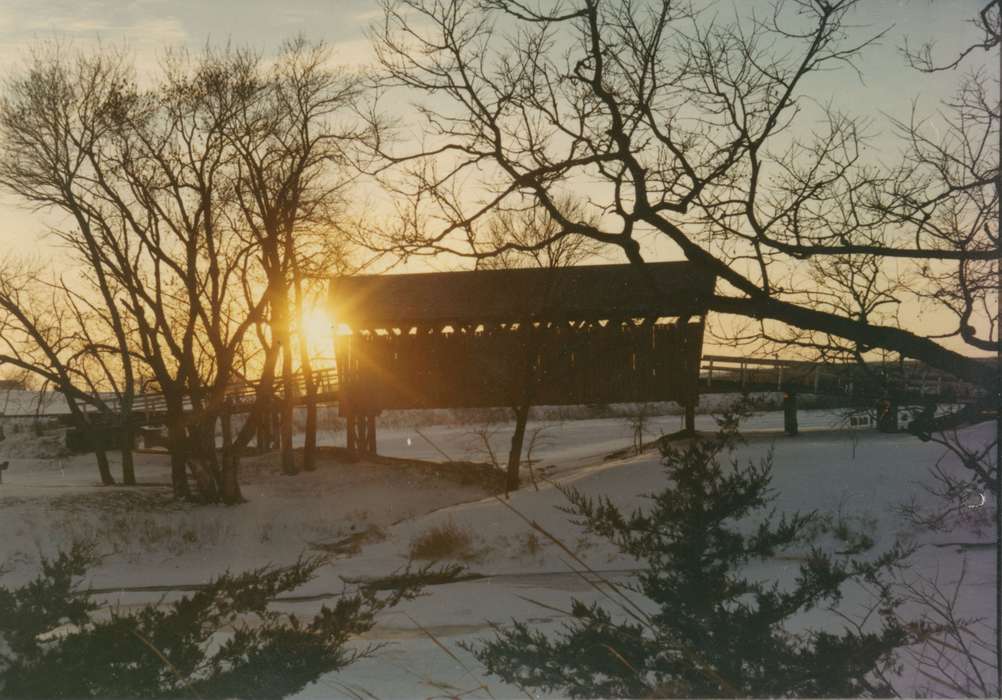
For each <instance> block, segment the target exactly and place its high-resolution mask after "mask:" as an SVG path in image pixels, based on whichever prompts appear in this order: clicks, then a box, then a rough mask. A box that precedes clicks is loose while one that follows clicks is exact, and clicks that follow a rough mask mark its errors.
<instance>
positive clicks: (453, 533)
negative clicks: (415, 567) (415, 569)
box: [410, 519, 474, 560]
mask: <svg viewBox="0 0 1002 700" xmlns="http://www.w3.org/2000/svg"><path fill="white" fill-rule="evenodd" d="M410 554H411V558H412V559H431V560H438V559H470V558H472V557H473V556H474V551H473V533H472V532H470V530H469V529H468V528H465V527H460V526H459V525H456V523H455V522H453V520H451V519H450V520H449V521H448V522H446V523H445V524H443V525H435V526H434V527H430V528H428V529H427V530H425V531H424V532H422V533H421V534H420V535H418V536H417V537H415V538H414V539H413V540H411V548H410Z"/></svg>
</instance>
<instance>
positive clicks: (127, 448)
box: [121, 422, 136, 486]
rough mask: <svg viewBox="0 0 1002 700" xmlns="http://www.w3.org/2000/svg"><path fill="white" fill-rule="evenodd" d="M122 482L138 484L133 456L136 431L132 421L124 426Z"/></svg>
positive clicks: (122, 434)
mask: <svg viewBox="0 0 1002 700" xmlns="http://www.w3.org/2000/svg"><path fill="white" fill-rule="evenodd" d="M121 436H122V483H123V484H125V485H126V486H135V485H136V466H135V459H134V456H133V452H132V450H133V448H134V447H135V445H136V432H135V430H133V427H132V423H131V422H127V423H126V424H125V425H123V426H122V432H121Z"/></svg>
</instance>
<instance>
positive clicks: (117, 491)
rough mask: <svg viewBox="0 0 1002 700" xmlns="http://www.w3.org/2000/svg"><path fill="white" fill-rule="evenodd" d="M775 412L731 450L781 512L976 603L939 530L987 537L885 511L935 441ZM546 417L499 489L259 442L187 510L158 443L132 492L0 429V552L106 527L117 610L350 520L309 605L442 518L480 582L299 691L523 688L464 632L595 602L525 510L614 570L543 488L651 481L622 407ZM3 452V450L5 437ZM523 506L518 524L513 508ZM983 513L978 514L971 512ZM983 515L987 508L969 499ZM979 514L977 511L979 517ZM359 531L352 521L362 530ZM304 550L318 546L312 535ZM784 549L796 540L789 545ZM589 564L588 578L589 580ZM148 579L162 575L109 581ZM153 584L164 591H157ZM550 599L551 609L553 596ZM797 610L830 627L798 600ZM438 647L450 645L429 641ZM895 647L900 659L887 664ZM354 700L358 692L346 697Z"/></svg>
mask: <svg viewBox="0 0 1002 700" xmlns="http://www.w3.org/2000/svg"><path fill="white" fill-rule="evenodd" d="M782 420H783V417H782V414H781V413H780V412H775V411H774V412H767V413H763V414H760V415H757V416H755V417H753V418H752V419H750V420H748V421H747V422H746V423H744V424H743V427H742V430H743V432H744V433H745V435H746V437H747V442H746V443H745V444H744V445H742V446H740V447H739V449H738V450H737V455H736V456H737V457H738V458H739V459H742V460H745V459H758V458H761V457H763V456H765V455H766V454H767V453H769V452H770V450H771V451H772V455H773V464H774V467H773V474H774V480H773V486H774V488H775V490H776V494H777V501H776V506H777V508H778V509H779V511H793V510H800V511H809V510H819V511H822V512H833V513H834V512H836V511H840V512H841V513H842V514H843V515H844V516H846V517H850V518H856V519H857V522H858V523H863V524H864V526H865V527H866V528H867V530H868V534H870V535H871V536H872V537H873V538H874V540H875V541H876V550H878V551H879V550H882V549H884V548H886V547H888V546H890V545H891V544H892V543H893V542H894V541H895V540H896V539H904V540H905V541H909V542H912V543H914V544H915V545H916V546H917V550H916V552H915V554H914V555H913V556H912V559H911V561H912V568H911V570H910V571H909V572H908V575H909V576H917V575H919V574H921V575H923V576H938V577H939V579H940V581H941V583H944V584H949V583H951V582H953V581H955V580H956V579H957V578H958V576H959V573H960V570H961V567H962V565H964V562H965V561H966V567H967V572H966V579H965V582H964V585H963V588H962V590H961V595H960V597H959V602H960V613H961V614H963V615H969V616H988V615H989V614H990V611H991V610H992V609H993V608H992V605H993V603H992V600H993V586H994V578H993V552H992V550H991V548H975V549H967V550H963V551H961V548H960V547H957V546H937V545H943V544H946V543H950V542H974V541H987V540H989V539H991V536H990V534H989V533H990V529H989V530H988V531H987V532H981V533H979V532H977V531H974V530H972V531H970V532H951V533H939V534H937V533H931V532H928V531H924V530H920V529H917V528H915V527H914V526H912V525H911V524H910V523H908V522H907V521H906V520H905V519H904V518H903V516H902V515H900V513H898V511H897V510H896V507H897V506H898V505H900V504H903V503H906V502H908V501H910V500H911V499H912V498H915V499H918V500H919V501H920V502H921V501H923V500H924V501H926V502H929V498H930V497H929V496H928V494H927V493H926V492H925V491H924V490H923V488H922V485H923V483H927V482H928V480H929V475H928V470H929V468H931V467H933V466H935V465H936V464H937V462H940V460H942V465H943V466H944V468H946V469H958V467H957V465H956V464H954V463H953V460H952V458H951V457H948V456H947V457H944V450H943V448H941V447H939V446H937V445H935V444H933V443H923V442H920V441H919V440H917V439H916V438H914V437H912V436H909V435H906V434H894V435H887V434H881V433H878V432H875V431H872V430H865V431H863V430H855V431H853V430H848V429H845V427H844V426H845V421H844V419H843V416H842V415H841V414H840V413H839V412H836V411H821V410H818V411H801V414H800V427H801V431H802V432H801V434H800V435H799V436H797V437H792V438H791V437H786V436H784V435H783V434H782V432H781V428H782ZM388 422H390V423H393V425H391V426H390V427H386V428H381V429H380V432H379V444H380V452H381V453H382V454H386V455H390V456H395V457H401V458H408V459H417V460H441V459H442V453H445V454H447V455H449V456H450V457H451V458H453V459H474V460H483V459H485V456H484V453H483V451H482V449H480V441H479V437H478V436H477V435H475V432H476V431H477V429H478V426H477V425H475V424H467V425H456V424H440V425H424V426H423V427H415V424H417V423H420V421H412V422H411V423H412V424H410V425H408V424H406V423H407V421H403V420H401V421H397V422H395V423H394V422H393V421H388ZM540 425H542V426H544V427H545V428H546V430H545V432H544V435H545V438H546V439H545V440H544V441H542V444H540V445H539V447H538V450H537V459H538V461H537V462H536V473H537V475H541V474H545V476H546V480H545V481H540V482H538V484H537V485H538V489H537V488H534V487H533V486H532V485H531V484H526V486H525V487H524V488H523V489H521V490H520V491H518V492H516V493H514V494H512V496H511V499H510V500H509V501H506V502H503V501H502V500H501V499H499V498H497V497H494V496H491V495H489V494H487V493H486V492H485V491H484V490H483V489H482V488H480V487H478V486H474V485H469V484H467V485H463V484H460V483H458V482H456V481H455V480H450V479H448V478H445V477H444V476H443V475H441V474H435V473H434V472H433V471H432V470H430V469H429V468H428V467H426V466H407V465H388V464H373V463H368V462H358V463H355V464H345V463H340V462H338V461H337V459H336V458H335V456H334V455H333V454H331V453H329V452H328V453H325V454H323V455H322V456H321V460H320V464H319V468H318V470H317V471H316V472H313V473H309V474H300V475H299V476H295V477H287V476H282V475H281V474H279V472H278V467H277V459H276V455H275V454H267V455H261V456H257V457H252V458H247V459H245V460H244V462H243V467H242V469H243V472H242V484H243V492H244V495H245V497H246V498H247V499H248V503H246V504H244V505H241V506H238V507H230V508H227V507H223V506H218V507H216V506H211V507H195V506H186V505H185V506H182V505H178V504H174V503H173V502H171V501H170V499H169V489H168V486H167V484H168V483H169V465H168V463H167V459H166V457H165V456H164V455H158V454H141V455H139V456H138V460H137V472H138V477H139V480H140V482H141V483H142V484H143V486H142V487H140V488H134V489H126V488H124V487H110V488H109V487H101V486H99V485H98V482H97V474H96V468H95V467H94V465H93V458H92V457H89V456H71V457H68V456H64V455H61V454H53V452H52V450H51V449H49V448H45V449H46V450H48V451H45V450H43V451H42V452H41V454H42V455H43V456H34V457H31V456H28V454H29V452H30V451H29V450H28V447H27V446H28V444H29V442H30V441H29V440H28V438H19V441H15V442H16V443H17V444H16V445H14V447H16V449H10V448H11V446H12V444H11V443H9V442H8V443H7V445H6V446H5V444H4V443H0V461H2V460H7V459H9V460H10V468H9V469H8V471H6V472H4V473H3V483H2V484H0V531H2V532H3V538H2V542H3V544H2V545H0V561H5V560H6V561H7V562H8V563H10V565H11V566H12V567H13V570H12V571H11V573H9V574H8V575H7V577H6V578H5V579H4V581H3V582H4V583H5V584H8V585H9V584H11V583H14V582H16V581H18V580H24V579H26V578H29V577H30V576H32V575H33V574H34V572H35V571H36V570H37V568H36V567H37V557H38V554H39V552H40V551H41V552H49V553H50V552H52V551H53V550H54V548H55V547H57V546H58V545H60V544H65V543H66V542H68V541H69V540H70V539H72V538H73V537H74V536H80V535H87V534H91V535H94V536H96V537H97V539H98V541H99V542H103V543H104V546H105V549H106V551H105V552H104V554H105V555H106V556H105V558H104V559H103V560H102V562H101V563H100V565H99V566H97V567H96V568H95V569H94V570H93V571H92V572H91V574H90V576H89V578H88V581H87V582H86V584H85V585H86V586H87V587H92V588H100V589H108V590H109V591H112V592H105V593H102V594H100V595H101V599H102V600H103V601H105V602H107V604H109V605H115V604H117V605H122V606H132V605H140V604H143V603H148V602H155V601H158V600H170V599H172V598H173V597H175V596H177V595H180V593H179V592H177V591H174V592H170V591H167V592H165V591H164V590H162V589H163V588H165V587H170V586H178V585H185V584H189V585H190V584H197V583H201V582H204V581H205V580H207V579H209V578H211V577H212V576H213V575H216V574H219V573H221V572H222V571H224V570H226V569H231V570H239V569H246V568H251V567H255V566H261V565H263V564H266V563H276V564H280V563H288V562H290V561H292V560H294V559H295V558H296V557H298V556H299V555H300V553H302V552H303V551H304V550H307V551H310V548H311V547H314V546H317V545H322V544H330V543H332V542H335V541H337V540H340V539H343V538H345V537H347V536H350V535H353V534H356V535H359V539H361V540H363V542H362V544H361V546H360V551H358V552H357V553H354V554H340V555H338V556H337V557H336V558H335V559H334V560H333V561H332V562H331V563H330V564H329V565H328V566H326V567H324V568H323V569H322V570H321V572H320V575H319V576H318V577H317V578H316V579H315V580H314V581H312V582H310V583H309V584H307V585H306V586H304V587H303V588H302V589H301V590H299V591H297V592H296V595H297V596H305V597H309V598H310V599H309V600H305V601H299V602H289V601H286V602H279V603H276V605H277V606H279V607H280V608H281V609H288V610H289V611H295V612H296V613H298V614H301V615H307V614H310V613H311V612H313V611H315V610H316V609H318V608H319V606H320V605H322V604H323V603H324V602H325V600H328V599H329V598H325V597H324V596H334V595H337V594H338V593H339V592H340V591H341V590H342V589H343V587H344V583H343V580H342V579H343V578H347V579H352V578H356V577H370V576H380V575H385V574H388V573H391V572H392V571H395V570H398V569H400V568H401V567H403V566H404V565H405V564H406V562H407V558H408V550H409V546H410V543H411V541H412V539H413V538H414V537H416V536H417V535H419V534H421V533H423V532H425V531H426V530H427V529H428V528H430V527H433V526H436V525H441V524H443V523H449V522H451V523H454V524H455V525H457V526H458V527H460V528H468V529H469V531H470V532H471V533H472V534H473V536H474V550H475V554H474V556H473V558H472V559H471V560H469V561H467V562H466V565H467V566H468V567H469V569H470V570H471V571H474V572H477V573H480V574H483V575H484V578H481V579H478V580H473V581H465V582H462V583H455V584H449V585H442V586H432V587H429V588H428V589H427V591H426V594H425V595H424V596H422V597H420V598H418V599H417V600H414V601H411V602H408V603H406V604H403V605H401V606H399V607H398V608H396V609H394V610H391V611H388V612H386V613H385V614H383V615H381V617H380V618H379V622H378V624H377V626H376V627H375V628H374V629H373V630H372V631H371V632H370V633H369V634H368V635H366V637H365V639H362V640H359V641H358V643H359V644H363V643H366V642H389V643H390V644H389V646H387V647H385V648H384V649H382V650H381V651H380V652H379V653H378V655H377V656H376V657H374V658H372V659H366V660H363V661H360V662H358V663H356V664H354V665H352V666H350V667H349V668H347V669H345V670H344V671H342V672H340V673H338V674H330V675H328V676H325V677H324V678H321V679H320V680H318V681H317V682H316V683H314V684H312V685H310V686H308V687H307V688H306V689H304V690H303V691H302V692H301V693H300V695H299V696H298V697H302V698H319V697H331V696H338V697H349V696H351V694H352V690H351V689H352V688H357V689H364V690H365V691H367V692H369V693H372V694H373V695H375V696H377V697H380V698H397V697H401V698H403V697H433V696H443V695H448V696H451V695H456V694H460V693H465V692H466V691H470V692H469V694H468V695H464V697H490V696H491V695H493V697H496V698H503V697H521V696H523V694H522V693H521V692H519V691H518V689H516V688H512V687H508V686H505V685H503V684H501V683H499V682H498V681H497V679H493V678H485V677H484V676H483V673H482V669H481V668H480V667H479V666H478V664H477V663H476V661H475V660H474V659H473V658H472V657H471V656H470V655H469V654H468V653H467V652H466V651H464V650H463V649H462V648H461V647H460V644H461V643H464V642H465V643H473V642H476V641H477V640H482V639H485V638H487V637H488V636H489V635H490V628H489V621H495V622H500V623H504V622H506V621H509V620H511V619H528V620H533V621H534V624H536V625H537V626H540V627H541V628H544V629H554V628H556V627H557V626H558V625H559V624H560V623H561V619H562V616H561V614H560V613H559V612H557V611H556V610H561V609H566V608H567V607H568V605H569V598H570V597H571V596H572V595H573V596H577V597H579V598H582V599H584V600H586V601H592V600H596V599H598V598H599V593H597V592H596V589H595V587H594V586H592V585H591V584H589V583H588V582H587V581H586V580H585V579H584V578H582V576H580V575H579V574H578V573H575V572H574V571H572V567H573V566H574V565H573V563H572V561H571V558H570V556H569V555H568V554H567V553H566V552H565V551H563V550H562V549H561V548H560V547H558V546H557V545H555V544H553V543H550V542H547V541H546V540H545V538H543V537H541V536H540V537H537V538H536V545H537V546H532V542H531V539H532V536H531V533H532V530H531V528H530V525H529V524H528V522H527V521H528V520H532V521H535V522H537V523H538V524H539V525H540V526H541V527H543V528H545V529H546V530H547V531H548V532H551V533H553V534H554V535H555V536H556V537H558V538H559V539H560V540H561V541H562V542H563V543H565V544H566V545H567V547H569V548H570V549H571V550H573V551H574V553H575V555H576V556H577V557H580V559H581V560H582V561H584V562H586V563H587V565H588V566H589V567H591V568H593V569H594V570H596V571H598V572H600V574H601V576H602V577H603V578H605V579H610V580H614V581H626V580H628V578H629V576H630V571H631V569H633V568H634V567H635V564H636V563H635V562H633V561H631V560H629V558H627V557H624V556H622V555H621V554H619V553H618V552H616V551H614V550H613V549H612V548H610V547H609V546H608V545H606V544H604V543H599V542H594V541H591V540H587V539H585V538H582V537H581V533H580V531H579V530H578V529H577V528H576V527H575V526H573V525H572V524H570V523H569V522H568V519H567V516H566V514H564V513H563V512H561V511H559V510H558V506H560V505H561V504H562V503H563V502H564V498H563V496H562V494H561V493H560V491H559V490H558V489H557V488H555V487H554V484H560V485H571V486H574V487H575V488H578V489H580V490H582V491H584V492H585V493H588V494H592V495H603V496H608V497H609V498H611V499H612V500H613V501H614V502H616V503H617V504H620V505H624V506H628V507H629V506H634V505H641V504H642V503H643V501H642V498H641V494H643V493H646V492H650V491H655V490H659V489H660V488H663V483H664V476H663V473H662V468H661V464H660V459H659V456H658V454H657V453H656V452H655V451H653V450H649V451H647V452H645V453H643V454H640V455H635V456H626V457H618V458H615V459H607V458H606V457H607V455H609V454H610V453H613V452H617V451H622V450H623V448H627V447H629V446H630V445H631V444H632V437H631V427H630V425H629V424H628V421H627V420H625V419H623V418H590V419H582V420H567V421H562V422H561V421H544V422H542V423H540V422H536V423H531V424H530V431H531V430H532V429H533V428H534V427H538V426H540ZM679 427H680V418H679V416H677V415H674V416H672V415H666V416H656V417H653V418H652V419H651V420H650V424H649V427H648V430H647V436H648V439H653V438H654V437H656V436H657V435H659V434H661V433H671V432H674V431H676V430H678V429H679ZM697 428H698V429H699V430H704V431H710V430H713V429H714V423H713V420H712V417H710V416H702V415H701V416H697ZM511 430H512V426H511V425H510V424H507V423H498V424H493V425H490V426H488V432H490V433H491V440H492V444H493V446H494V449H495V450H496V452H497V454H499V455H504V454H506V448H507V442H508V440H509V439H510V434H511ZM961 437H962V438H963V440H965V441H966V442H967V443H986V442H989V441H991V440H992V439H993V432H992V426H990V425H983V426H979V427H975V428H970V429H967V430H966V431H965V432H964V433H963V434H962V436H961ZM341 441H343V434H338V433H325V434H322V435H321V439H320V442H321V444H322V445H332V444H339V443H341ZM5 449H8V450H10V451H9V453H4V452H2V450H5ZM513 509H514V511H517V512H518V513H521V514H522V515H523V516H524V518H525V519H523V518H521V517H519V516H518V515H516V513H515V512H513ZM976 515H979V516H980V515H981V513H979V514H976ZM983 516H984V518H983V519H985V520H986V522H990V521H987V518H988V509H987V508H985V509H983ZM975 524H976V523H975ZM360 533H364V534H360ZM314 551H315V550H314ZM794 555H796V553H794ZM797 564H798V562H797V561H796V559H795V558H794V559H790V558H777V559H775V560H769V561H765V562H761V563H757V564H755V565H753V566H752V567H750V571H749V572H750V573H751V574H752V575H755V576H758V575H761V576H763V577H770V578H778V579H780V580H784V579H789V577H790V576H792V575H793V574H794V573H795V571H796V567H797ZM589 576H590V575H589ZM143 586H156V587H158V590H132V591H127V590H122V589H128V588H140V587H143ZM165 595H166V596H167V597H166V598H164V596H165ZM867 595H868V594H867V593H866V592H865V591H862V590H859V591H853V592H851V594H850V595H849V596H848V597H847V599H846V600H845V602H844V607H843V609H845V610H846V611H848V612H854V611H857V612H858V610H859V609H861V606H863V605H865V603H866V600H867ZM555 609H556V610H555ZM798 623H799V624H802V625H808V624H810V625H825V624H833V623H832V620H831V619H824V617H823V616H821V617H819V616H818V615H814V616H812V617H810V618H806V617H805V618H804V619H803V620H798ZM440 645H442V646H444V647H445V648H446V649H448V653H447V652H446V651H443V649H442V647H441V646H440ZM903 660H905V659H903ZM898 682H899V684H900V687H899V690H900V691H901V692H902V694H904V695H914V694H916V693H917V692H919V691H920V690H921V689H922V680H921V678H919V677H918V676H917V674H916V673H915V670H914V669H911V668H907V667H906V669H905V671H904V672H903V674H902V675H901V676H900V678H899V681H898ZM362 694H363V695H364V694H365V693H362Z"/></svg>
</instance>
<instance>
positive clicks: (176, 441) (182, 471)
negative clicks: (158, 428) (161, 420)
mask: <svg viewBox="0 0 1002 700" xmlns="http://www.w3.org/2000/svg"><path fill="white" fill-rule="evenodd" d="M167 442H168V443H169V450H170V480H171V487H172V488H173V489H174V498H178V499H185V500H187V499H190V498H191V489H190V488H189V486H188V436H187V435H186V434H185V430H184V423H183V417H182V418H178V417H176V416H175V417H173V418H168V421H167Z"/></svg>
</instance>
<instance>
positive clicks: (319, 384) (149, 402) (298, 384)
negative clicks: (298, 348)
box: [91, 368, 338, 418]
mask: <svg viewBox="0 0 1002 700" xmlns="http://www.w3.org/2000/svg"><path fill="white" fill-rule="evenodd" d="M313 381H314V385H315V386H316V395H317V398H318V399H319V400H321V401H329V400H331V399H332V398H333V397H334V396H336V394H337V389H338V379H337V370H336V369H335V368H329V369H319V370H314V371H313ZM259 385H260V382H240V383H235V384H232V385H230V386H229V387H227V389H226V402H227V403H228V404H229V405H230V407H231V409H234V410H238V411H239V410H241V409H247V408H249V407H250V406H251V405H252V404H253V403H254V401H255V400H256V399H257V391H258V386H259ZM273 388H274V396H275V398H276V399H279V400H280V399H282V398H283V397H284V394H285V383H284V382H283V381H282V380H281V378H277V379H276V380H275V382H274V385H273ZM292 395H293V396H294V397H296V398H297V399H305V397H306V376H305V375H304V374H303V373H302V372H297V373H296V374H295V375H294V378H293V382H292ZM104 402H105V404H106V405H107V406H108V408H109V410H110V411H112V412H113V413H118V412H120V411H121V401H120V400H119V398H118V397H114V396H110V397H106V398H105V401H104ZM184 410H185V411H190V410H191V401H190V400H189V399H187V398H186V399H185V402H184ZM91 411H92V412H97V409H95V408H92V409H91ZM132 412H133V413H134V414H141V415H145V416H146V417H147V418H152V417H153V416H160V415H163V414H165V413H166V412H167V399H166V398H165V397H164V395H163V394H162V393H149V394H139V395H137V396H135V397H133V400H132Z"/></svg>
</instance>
